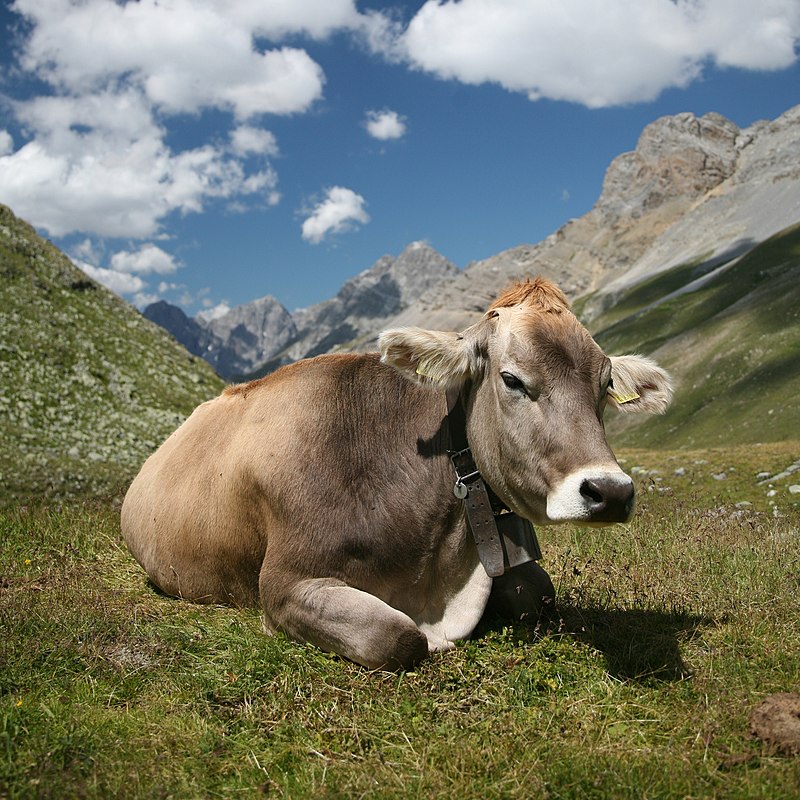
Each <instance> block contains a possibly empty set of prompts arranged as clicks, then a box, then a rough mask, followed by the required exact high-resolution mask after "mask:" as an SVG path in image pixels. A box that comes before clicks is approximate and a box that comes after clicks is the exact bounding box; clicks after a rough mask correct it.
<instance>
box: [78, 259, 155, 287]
mask: <svg viewBox="0 0 800 800" xmlns="http://www.w3.org/2000/svg"><path fill="white" fill-rule="evenodd" d="M74 263H75V265H76V266H77V267H79V268H80V269H81V270H83V271H84V272H85V273H86V274H87V275H88V276H89V277H90V278H93V279H94V280H96V281H97V282H98V283H102V284H103V286H105V287H106V288H107V289H111V291H112V292H114V293H115V294H119V295H123V294H133V293H134V292H141V291H142V290H143V289H144V288H145V287H146V286H147V284H146V283H145V282H144V281H143V280H142V279H141V278H140V277H139V276H138V275H131V274H129V273H126V272H118V271H117V270H115V269H107V268H106V267H96V266H94V265H93V264H89V263H88V262H86V261H75V262H74Z"/></svg>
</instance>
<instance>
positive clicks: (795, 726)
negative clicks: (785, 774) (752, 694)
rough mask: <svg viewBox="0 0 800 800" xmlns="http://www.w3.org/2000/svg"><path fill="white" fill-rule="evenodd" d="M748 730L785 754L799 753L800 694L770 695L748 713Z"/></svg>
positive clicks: (783, 693)
mask: <svg viewBox="0 0 800 800" xmlns="http://www.w3.org/2000/svg"><path fill="white" fill-rule="evenodd" d="M750 730H751V731H752V733H753V734H754V735H755V736H757V737H758V738H759V739H761V740H762V741H763V742H765V743H766V744H768V745H769V746H771V747H773V748H775V750H777V751H779V752H781V753H784V754H785V755H789V756H793V755H798V754H800V694H797V693H796V692H782V693H780V694H773V695H770V696H769V697H768V698H767V699H766V700H764V701H763V702H762V703H761V704H760V705H758V706H756V708H754V709H753V713H752V714H750Z"/></svg>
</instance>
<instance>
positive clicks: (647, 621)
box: [558, 605, 716, 681]
mask: <svg viewBox="0 0 800 800" xmlns="http://www.w3.org/2000/svg"><path fill="white" fill-rule="evenodd" d="M558 613H559V616H560V628H561V631H560V632H561V633H567V634H569V635H572V636H574V637H575V638H576V639H577V640H578V641H581V642H584V643H585V644H588V645H590V646H591V647H594V648H595V649H597V650H599V651H600V652H602V653H603V655H604V656H605V659H606V665H607V669H608V672H609V674H611V675H613V676H614V677H615V678H619V679H622V680H636V681H651V680H659V681H680V680H685V679H686V678H689V677H691V670H690V669H689V667H688V666H687V665H686V663H685V662H684V660H683V658H682V656H681V648H680V644H681V643H682V642H687V641H690V640H692V639H694V638H695V637H696V636H698V635H700V632H701V630H702V629H703V628H705V627H708V626H713V625H715V624H716V622H715V621H714V620H712V619H711V618H710V617H701V616H697V615H694V614H689V613H686V612H682V611H654V610H648V609H627V610H626V609H607V608H592V607H586V608H584V607H579V606H574V605H559V607H558Z"/></svg>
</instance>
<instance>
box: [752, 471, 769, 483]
mask: <svg viewBox="0 0 800 800" xmlns="http://www.w3.org/2000/svg"><path fill="white" fill-rule="evenodd" d="M770 475H772V473H771V472H759V473H758V475H756V480H759V481H760V480H761V479H762V478H769V476H770Z"/></svg>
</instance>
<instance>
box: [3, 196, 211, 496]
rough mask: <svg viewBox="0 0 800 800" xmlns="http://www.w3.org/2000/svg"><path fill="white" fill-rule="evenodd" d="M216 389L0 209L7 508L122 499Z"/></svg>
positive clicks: (191, 362)
mask: <svg viewBox="0 0 800 800" xmlns="http://www.w3.org/2000/svg"><path fill="white" fill-rule="evenodd" d="M221 388H222V381H221V380H220V379H219V378H218V377H217V376H216V374H215V373H214V372H213V370H212V369H211V368H210V367H209V366H208V365H207V364H205V362H203V361H202V360H201V359H198V358H196V357H194V356H191V355H190V354H189V353H188V352H187V351H186V350H184V348H183V347H181V346H180V345H179V344H178V343H177V342H176V341H175V340H174V339H172V338H171V337H170V336H168V335H167V334H166V333H165V332H164V331H163V330H162V329H161V328H159V327H158V326H156V325H154V324H152V323H151V322H149V321H147V320H146V319H144V318H143V317H142V315H141V314H139V312H138V311H136V310H135V309H134V308H132V307H131V306H130V305H128V304H127V303H125V302H123V301H122V300H120V299H119V298H118V297H117V296H116V295H114V294H112V293H111V292H109V291H108V290H106V289H105V288H103V287H102V286H100V285H99V284H97V283H95V282H94V281H92V280H90V279H89V278H87V277H86V275H85V274H84V273H83V272H81V271H80V270H78V269H77V268H76V267H75V266H74V265H73V264H72V263H71V262H70V261H69V259H68V258H67V257H66V256H64V255H63V254H62V253H61V252H60V251H59V250H57V249H56V248H55V247H54V246H53V245H51V244H50V243H49V242H46V241H44V240H43V239H41V238H40V237H39V236H38V235H37V234H36V232H35V231H34V230H33V228H31V227H30V226H29V225H28V224H27V223H25V222H22V221H21V220H18V219H17V218H16V217H15V216H14V215H13V214H12V212H11V211H10V210H9V209H8V208H6V207H5V206H0V502H5V501H8V500H9V499H10V498H12V497H16V498H24V497H34V496H36V497H41V496H54V497H64V496H69V495H74V494H93V495H97V494H101V493H108V492H112V491H119V490H120V489H121V488H122V487H123V486H124V484H125V482H126V481H128V480H130V478H132V477H133V475H134V474H135V472H136V470H137V469H138V468H139V466H140V465H141V463H142V461H144V459H145V458H146V457H147V455H148V454H149V453H150V452H151V451H152V450H153V449H154V448H155V447H156V446H157V445H158V444H160V442H161V441H162V440H163V439H164V438H166V436H167V435H168V434H169V433H170V432H171V431H172V430H173V429H174V428H175V427H176V425H177V424H178V423H179V422H180V421H181V420H182V419H183V418H184V417H185V416H186V415H188V414H189V413H190V412H191V410H192V409H193V408H194V407H195V406H196V405H197V404H198V403H199V402H201V401H203V400H206V399H208V398H209V397H211V396H213V395H215V394H217V393H218V392H219V391H220V389H221Z"/></svg>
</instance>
